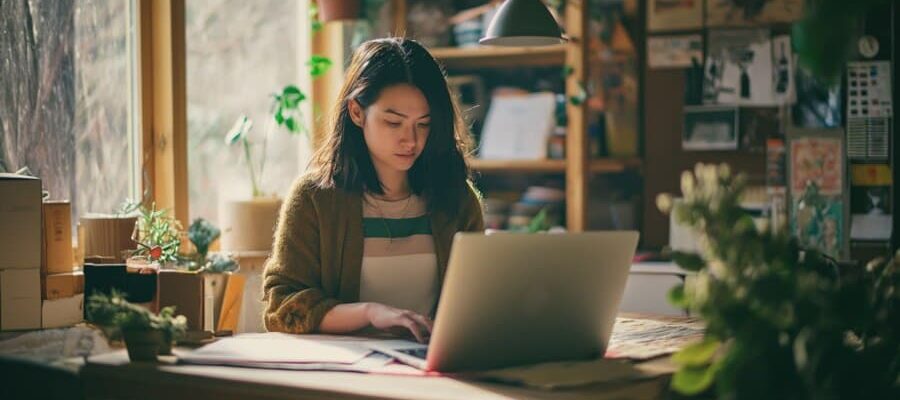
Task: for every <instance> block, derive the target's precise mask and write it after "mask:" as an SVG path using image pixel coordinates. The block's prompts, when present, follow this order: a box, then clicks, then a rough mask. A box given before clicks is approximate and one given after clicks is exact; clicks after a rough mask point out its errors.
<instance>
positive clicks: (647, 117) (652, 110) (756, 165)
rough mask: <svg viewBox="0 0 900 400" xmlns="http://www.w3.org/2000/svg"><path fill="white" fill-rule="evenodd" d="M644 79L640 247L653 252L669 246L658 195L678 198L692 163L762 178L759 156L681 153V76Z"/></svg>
mask: <svg viewBox="0 0 900 400" xmlns="http://www.w3.org/2000/svg"><path fill="white" fill-rule="evenodd" d="M644 76H645V80H644V86H643V90H644V114H643V118H644V196H643V198H644V201H643V203H644V205H643V226H642V229H641V231H642V233H643V236H642V245H641V247H642V248H645V249H659V248H662V247H663V246H665V245H667V244H668V243H669V217H668V216H667V215H663V214H662V213H661V212H659V210H658V209H657V208H656V196H657V195H658V194H660V193H672V194H673V195H678V194H679V193H680V192H681V190H680V186H681V172H682V171H684V170H687V169H693V168H694V165H695V164H696V163H698V162H704V163H716V164H718V163H722V162H725V163H728V164H729V165H731V167H732V171H738V172H744V173H747V174H748V175H749V177H750V179H751V181H752V182H759V183H762V181H763V180H764V177H765V156H764V155H763V154H759V153H756V154H750V153H747V152H744V151H682V150H681V131H682V116H683V113H682V109H683V108H684V89H685V86H684V85H685V79H684V71H683V70H680V69H677V70H647V71H645V75H644Z"/></svg>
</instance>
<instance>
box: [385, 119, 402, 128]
mask: <svg viewBox="0 0 900 400" xmlns="http://www.w3.org/2000/svg"><path fill="white" fill-rule="evenodd" d="M385 122H387V124H388V126H390V127H392V128H399V127H400V125H402V124H401V123H400V122H394V121H385Z"/></svg>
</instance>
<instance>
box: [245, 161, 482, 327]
mask: <svg viewBox="0 0 900 400" xmlns="http://www.w3.org/2000/svg"><path fill="white" fill-rule="evenodd" d="M362 215H363V209H362V197H361V196H360V194H358V193H350V192H347V191H344V190H341V189H334V188H328V189H326V188H319V187H316V186H315V184H313V183H312V182H310V181H308V180H306V179H304V178H300V179H298V180H297V181H296V182H295V183H294V185H293V187H292V188H291V191H290V194H289V195H288V196H287V198H286V199H285V201H284V204H282V206H281V213H280V216H279V218H278V227H277V229H276V231H275V242H274V244H273V246H272V256H271V257H270V258H269V260H268V261H267V262H266V266H265V271H264V272H263V292H264V298H263V300H264V301H265V302H266V311H265V315H264V317H263V318H264V322H265V326H266V329H267V330H269V331H280V332H288V333H309V332H315V331H316V330H317V329H318V327H319V324H320V323H321V322H322V318H324V317H325V314H326V313H327V312H328V311H329V310H331V308H333V307H334V306H336V305H337V304H340V303H353V302H358V301H359V286H360V269H361V267H362V258H363V228H362ZM482 230H484V220H483V217H482V211H481V200H480V196H479V195H478V193H477V191H475V189H473V188H472V187H471V185H469V191H468V196H467V198H466V199H465V200H464V201H462V202H461V205H460V211H459V213H458V215H457V217H456V218H455V219H451V218H448V217H446V216H444V214H442V213H433V214H432V215H431V232H432V235H433V237H434V249H435V253H436V256H437V260H438V276H439V279H440V281H441V282H443V280H444V273H445V271H446V269H447V259H448V257H449V255H450V244H451V242H452V240H453V235H454V234H456V232H459V231H482Z"/></svg>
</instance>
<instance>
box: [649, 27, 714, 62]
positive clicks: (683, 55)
mask: <svg viewBox="0 0 900 400" xmlns="http://www.w3.org/2000/svg"><path fill="white" fill-rule="evenodd" d="M695 62H696V63H697V65H700V64H701V63H702V62H703V36H702V35H699V34H696V35H675V36H651V37H649V38H647V65H648V66H649V67H650V68H652V69H662V68H687V67H690V66H692V65H693V64H694V63H695Z"/></svg>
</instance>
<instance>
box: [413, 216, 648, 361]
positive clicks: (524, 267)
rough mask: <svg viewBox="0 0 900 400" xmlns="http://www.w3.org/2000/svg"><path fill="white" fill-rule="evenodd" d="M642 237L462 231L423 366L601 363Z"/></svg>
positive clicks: (620, 233)
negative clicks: (586, 360) (589, 360)
mask: <svg viewBox="0 0 900 400" xmlns="http://www.w3.org/2000/svg"><path fill="white" fill-rule="evenodd" d="M637 242H638V233H637V232H633V231H627V232H626V231H616V232H586V233H563V234H505V233H504V234H494V235H487V236H486V235H483V234H480V233H459V234H457V235H456V237H455V238H454V242H453V248H452V250H451V253H450V260H449V263H448V267H447V276H446V277H445V279H444V286H443V289H442V294H441V300H440V305H439V307H438V311H437V316H436V318H435V330H434V332H433V333H432V337H431V343H430V345H429V350H428V360H427V368H428V369H429V370H437V371H458V370H470V369H487V368H496V367H503V366H509V365H522V364H531V363H538V362H544V361H553V360H569V359H584V358H592V357H598V356H600V355H601V354H602V352H603V351H604V350H605V348H606V345H607V343H608V342H609V337H610V334H611V331H612V326H613V324H614V322H615V317H616V313H617V310H618V307H619V302H620V300H621V298H622V293H623V291H624V289H625V282H626V280H627V278H628V271H629V268H630V266H631V260H632V258H633V257H634V252H635V249H636V247H637Z"/></svg>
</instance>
